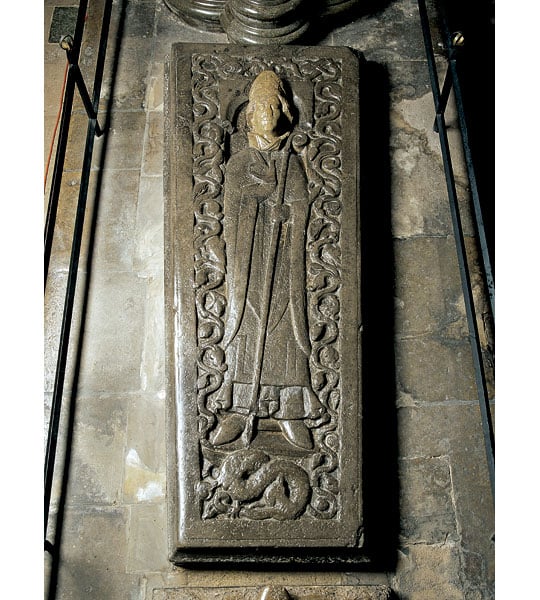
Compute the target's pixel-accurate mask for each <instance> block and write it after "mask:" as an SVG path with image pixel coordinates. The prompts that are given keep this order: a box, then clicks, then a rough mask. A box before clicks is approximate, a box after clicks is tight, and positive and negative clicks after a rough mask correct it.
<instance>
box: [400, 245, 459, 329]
mask: <svg viewBox="0 0 540 600" xmlns="http://www.w3.org/2000/svg"><path fill="white" fill-rule="evenodd" d="M394 256H395V261H396V263H395V264H396V267H395V277H396V283H395V291H394V294H395V306H396V317H395V323H396V326H395V329H396V334H397V336H398V337H399V338H401V339H421V338H426V337H431V336H435V335H440V334H443V333H444V334H446V336H445V337H449V336H448V333H449V332H450V331H453V332H457V333H458V334H459V337H458V339H460V340H463V339H466V338H467V329H466V328H467V325H466V322H465V323H464V322H463V320H464V314H463V311H462V310H460V306H459V304H460V303H462V302H463V294H462V290H461V281H460V278H459V271H458V268H457V259H456V249H455V242H454V240H453V238H446V237H444V238H439V237H422V238H414V239H408V240H400V241H396V242H395V243H394Z"/></svg>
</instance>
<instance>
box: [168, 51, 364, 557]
mask: <svg viewBox="0 0 540 600" xmlns="http://www.w3.org/2000/svg"><path fill="white" fill-rule="evenodd" d="M276 73H277V75H276ZM259 74H260V75H259ZM168 82H169V86H170V87H169V89H168V97H167V98H168V102H167V104H166V114H165V119H166V120H165V123H166V125H165V132H166V142H167V152H166V154H165V156H166V163H165V173H166V198H167V205H166V214H165V223H166V318H165V323H166V328H167V339H168V347H167V356H168V360H169V365H168V381H169V386H170V387H169V389H168V394H169V404H170V417H169V420H170V423H171V430H170V434H169V440H170V443H171V446H170V449H169V452H170V453H171V457H173V458H172V459H171V468H170V472H169V477H170V481H171V487H170V490H171V492H170V500H171V515H172V518H171V524H170V528H171V548H172V553H174V555H173V560H174V561H175V562H176V563H178V564H184V563H188V562H197V563H210V562H214V561H216V560H219V561H220V562H221V563H222V564H227V563H254V562H261V563H262V562H275V563H288V562H291V563H309V562H319V563H324V562H327V561H330V562H332V563H336V562H339V561H341V562H342V563H343V564H351V563H359V562H364V561H365V560H366V557H365V556H363V555H362V552H361V549H362V547H363V544H364V540H363V522H362V497H361V489H362V481H361V470H362V463H361V445H360V441H359V440H360V434H361V427H360V415H361V392H360V381H359V374H360V356H359V355H360V348H359V338H358V336H359V333H358V331H359V326H360V320H359V319H360V312H359V307H360V299H359V288H360V286H359V257H358V247H359V243H358V220H359V217H358V197H357V194H358V171H357V168H358V146H359V144H358V133H357V131H358V112H357V111H358V99H357V97H358V63H357V59H356V57H355V55H354V54H353V53H352V52H350V51H349V50H347V49H342V48H339V49H338V48H333V49H332V48H324V50H320V49H317V48H313V47H293V46H283V47H279V48H276V49H269V48H267V47H265V48H264V49H261V48H259V47H255V46H248V47H243V46H230V45H214V46H209V45H187V44H178V45H175V46H174V47H173V57H172V60H171V66H170V75H169V79H168ZM248 90H249V91H248ZM267 90H271V91H272V94H274V95H272V94H270V97H269V98H267V96H266V95H265V94H266V93H267ZM330 90H331V93H330ZM268 93H269V92H268ZM273 99H275V102H276V105H275V106H274V105H272V106H274V108H273V111H274V121H275V122H274V124H273V125H272V126H271V127H270V128H269V130H268V132H266V133H264V134H263V133H262V132H261V131H262V123H263V122H264V123H266V120H265V118H264V116H261V115H259V112H261V111H263V110H266V107H267V106H270V105H271V102H272V101H273ZM278 105H279V106H278ZM246 106H247V108H246ZM261 107H262V108H261ZM252 110H253V111H255V112H253V113H252V112H251V111H252ZM244 111H246V112H245V113H244ZM257 111H259V112H257ZM276 113H280V115H281V119H282V120H279V118H278V116H276ZM259 119H260V123H259ZM285 122H287V125H284V123H285ZM259 124H260V127H261V128H259ZM281 127H283V130H282V129H281ZM265 131H266V130H265ZM276 132H278V133H276ZM260 169H263V170H264V173H263V172H259V171H260ZM223 172H225V177H224V181H223ZM345 174H346V176H345ZM261 177H262V179H261ZM309 190H311V191H310V193H308V191H309ZM250 194H254V196H250ZM259 196H260V197H259ZM267 197H268V198H267ZM267 199H268V202H267ZM257 207H259V208H257ZM276 208H279V213H278V212H276ZM263 240H264V241H263ZM267 243H268V244H269V246H266V244H267ZM252 246H253V247H252ZM258 248H259V249H260V250H259V249H258ZM266 248H269V250H266ZM253 294H256V296H257V299H255V296H253ZM253 303H255V304H253ZM253 307H255V308H253ZM306 547H309V548H310V551H309V552H308V553H307V552H306V551H305V548H306Z"/></svg>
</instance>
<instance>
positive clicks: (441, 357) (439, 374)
mask: <svg viewBox="0 0 540 600" xmlns="http://www.w3.org/2000/svg"><path fill="white" fill-rule="evenodd" d="M396 373H397V379H398V394H399V395H400V396H401V397H407V398H410V399H412V402H446V401H454V400H474V399H476V398H477V394H476V384H475V380H474V371H473V366H472V358H471V348H470V345H469V342H468V341H465V342H456V341H447V340H442V341H441V340H438V339H432V338H429V337H418V338H411V339H402V340H398V341H397V342H396Z"/></svg>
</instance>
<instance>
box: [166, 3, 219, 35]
mask: <svg viewBox="0 0 540 600" xmlns="http://www.w3.org/2000/svg"><path fill="white" fill-rule="evenodd" d="M164 2H165V5H166V6H167V7H168V8H169V9H170V10H171V11H172V12H173V13H174V14H175V15H178V16H179V17H180V18H181V19H182V20H183V21H185V22H186V23H187V24H188V25H191V26H192V27H196V28H197V29H203V30H206V31H223V28H222V27H221V22H220V16H221V13H222V11H223V7H224V6H225V2H226V0H164Z"/></svg>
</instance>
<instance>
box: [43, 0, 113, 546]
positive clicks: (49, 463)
mask: <svg viewBox="0 0 540 600" xmlns="http://www.w3.org/2000/svg"><path fill="white" fill-rule="evenodd" d="M111 11H112V0H107V2H106V4H105V8H104V13H103V20H102V26H101V35H100V44H99V52H98V57H97V62H96V70H95V76H94V87H93V97H92V105H91V108H92V111H93V114H94V115H97V111H98V108H99V98H100V93H101V84H102V81H103V70H104V64H105V54H106V50H107V38H108V35H109V25H110V19H111ZM81 35H82V32H81ZM96 130H97V117H94V118H90V119H89V121H88V127H87V134H86V144H85V150H84V158H83V166H82V174H81V185H80V188H79V198H78V202H77V213H76V217H75V224H74V230H73V241H72V247H71V257H70V264H69V273H68V281H67V287H66V295H65V302H64V311H63V315H62V328H61V333H60V343H59V348H58V358H57V365H56V373H55V382H54V391H53V398H52V405H51V417H50V421H49V431H48V438H47V448H46V456H45V506H44V508H45V538H46V536H47V526H48V520H49V509H50V500H51V490H52V482H53V476H54V465H55V459H56V450H57V444H58V430H59V424H60V415H61V408H62V395H63V392H64V383H65V375H66V365H67V354H68V348H69V338H70V333H71V323H72V318H73V307H74V301H75V291H76V284H77V271H78V266H79V257H80V250H81V243H82V234H83V227H84V218H85V213H86V200H87V195H88V187H89V182H90V169H91V164H92V154H93V149H94V141H95V138H96Z"/></svg>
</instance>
